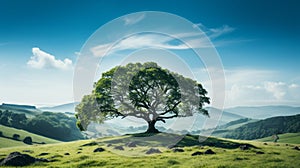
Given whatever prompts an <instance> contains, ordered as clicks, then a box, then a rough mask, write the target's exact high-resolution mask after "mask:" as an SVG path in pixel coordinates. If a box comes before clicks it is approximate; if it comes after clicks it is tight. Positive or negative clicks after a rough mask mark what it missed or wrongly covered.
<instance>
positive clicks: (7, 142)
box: [0, 125, 61, 148]
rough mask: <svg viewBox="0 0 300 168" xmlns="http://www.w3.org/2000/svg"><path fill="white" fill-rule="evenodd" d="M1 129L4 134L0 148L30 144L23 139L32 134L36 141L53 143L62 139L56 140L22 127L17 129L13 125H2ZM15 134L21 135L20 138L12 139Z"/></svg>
mask: <svg viewBox="0 0 300 168" xmlns="http://www.w3.org/2000/svg"><path fill="white" fill-rule="evenodd" d="M0 131H1V132H2V136H1V137H0V148H4V147H14V146H28V145H27V144H25V143H23V142H22V140H23V139H24V138H25V137H26V136H30V137H31V138H32V140H33V142H35V143H43V142H44V143H46V144H51V143H59V142H61V141H58V140H54V139H51V138H47V137H43V136H40V135H37V134H33V133H30V132H28V131H24V130H20V129H15V128H11V127H6V126H3V125H0ZM13 134H18V135H20V138H19V140H20V141H16V140H13V139H10V138H12V137H13Z"/></svg>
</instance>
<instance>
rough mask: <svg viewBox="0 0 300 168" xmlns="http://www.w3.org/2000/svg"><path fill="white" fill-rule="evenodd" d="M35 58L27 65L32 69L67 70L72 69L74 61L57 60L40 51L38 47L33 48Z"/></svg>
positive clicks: (31, 58)
mask: <svg viewBox="0 0 300 168" xmlns="http://www.w3.org/2000/svg"><path fill="white" fill-rule="evenodd" d="M32 54H33V56H32V57H30V60H29V61H28V62H27V65H28V66H30V67H32V68H37V69H42V68H54V69H63V70H67V69H70V68H72V60H70V59H68V58H66V59H64V60H63V61H62V60H59V59H56V58H55V56H53V55H51V54H49V53H46V52H45V51H42V50H40V49H39V48H37V47H34V48H32Z"/></svg>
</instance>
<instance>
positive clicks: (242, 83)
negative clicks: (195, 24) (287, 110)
mask: <svg viewBox="0 0 300 168" xmlns="http://www.w3.org/2000/svg"><path fill="white" fill-rule="evenodd" d="M194 72H195V71H194ZM224 72H225V79H226V80H225V82H226V89H225V93H226V97H225V107H234V106H259V105H292V106H300V102H299V100H300V83H299V82H300V81H295V80H293V81H292V82H291V81H288V80H287V79H285V78H284V77H283V76H282V73H281V72H277V71H271V70H262V69H243V68H240V69H225V70H224ZM195 75H196V76H197V77H198V78H197V79H198V80H199V82H201V83H202V84H204V87H205V88H206V89H207V90H208V93H209V96H211V95H212V93H213V90H212V87H211V82H216V83H218V80H217V81H211V79H209V78H207V77H206V78H205V75H207V70H206V69H198V70H196V72H195ZM214 92H215V91H214Z"/></svg>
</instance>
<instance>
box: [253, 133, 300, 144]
mask: <svg viewBox="0 0 300 168" xmlns="http://www.w3.org/2000/svg"><path fill="white" fill-rule="evenodd" d="M278 137H279V140H278V142H281V143H293V144H300V133H299V132H298V133H286V134H279V135H278ZM273 140H274V139H273V138H272V136H269V137H265V138H262V139H257V141H260V142H273Z"/></svg>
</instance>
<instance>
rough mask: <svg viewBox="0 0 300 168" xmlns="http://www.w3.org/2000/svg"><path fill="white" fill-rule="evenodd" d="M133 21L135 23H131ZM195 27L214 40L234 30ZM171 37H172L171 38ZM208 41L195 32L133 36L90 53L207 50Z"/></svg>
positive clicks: (225, 27) (96, 47) (92, 49)
mask: <svg viewBox="0 0 300 168" xmlns="http://www.w3.org/2000/svg"><path fill="white" fill-rule="evenodd" d="M143 17H144V16H139V17H138V18H135V19H132V18H131V19H129V18H127V19H126V20H127V22H125V23H127V24H129V23H136V21H139V20H141V19H142V18H143ZM133 21H135V22H133ZM195 26H201V27H203V29H204V30H205V32H204V33H205V34H206V35H207V36H208V37H209V38H210V39H213V40H215V39H216V38H218V37H220V36H222V35H224V34H227V33H230V32H232V31H234V28H232V27H230V26H228V25H224V26H222V27H219V28H211V29H208V28H204V26H203V25H202V24H201V25H200V24H195V25H194V27H195ZM171 36H173V37H174V38H173V37H171ZM176 38H177V39H176ZM178 39H179V40H183V41H185V42H186V43H187V44H188V45H186V44H184V43H182V42H181V41H179V40H178ZM225 43H226V42H225V41H221V42H220V43H218V41H217V40H216V41H215V46H216V45H223V44H225ZM211 46H212V45H211V43H210V41H208V40H207V39H206V38H204V36H203V34H201V33H195V32H186V33H181V34H171V35H170V36H167V35H160V34H153V33H152V34H150V33H148V34H145V33H144V34H135V35H132V36H130V37H128V38H125V39H123V40H122V41H120V42H119V43H117V44H113V43H107V44H102V45H98V46H95V47H92V48H91V51H92V53H93V54H94V56H97V57H102V56H104V55H105V54H107V53H108V52H109V53H110V54H111V53H115V52H118V51H123V50H134V49H141V48H146V47H157V48H163V49H171V50H186V49H191V48H208V47H211Z"/></svg>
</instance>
